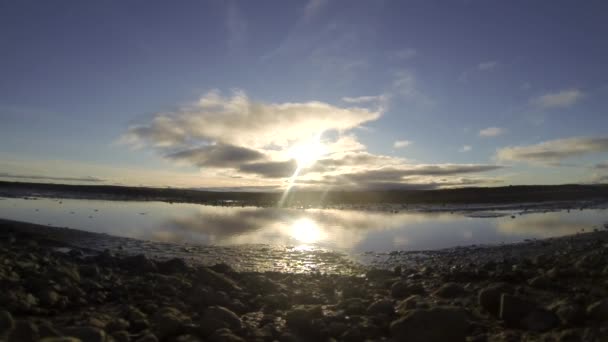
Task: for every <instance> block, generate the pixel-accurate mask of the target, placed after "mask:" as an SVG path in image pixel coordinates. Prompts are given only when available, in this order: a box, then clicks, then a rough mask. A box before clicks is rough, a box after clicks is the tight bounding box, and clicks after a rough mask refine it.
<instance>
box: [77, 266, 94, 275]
mask: <svg viewBox="0 0 608 342" xmlns="http://www.w3.org/2000/svg"><path fill="white" fill-rule="evenodd" d="M78 272H80V275H82V276H83V277H87V278H95V277H97V276H99V267H97V266H95V265H81V266H80V267H78Z"/></svg>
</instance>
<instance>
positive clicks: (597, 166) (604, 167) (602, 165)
mask: <svg viewBox="0 0 608 342" xmlns="http://www.w3.org/2000/svg"><path fill="white" fill-rule="evenodd" d="M593 168H595V169H600V170H608V161H605V162H603V163H597V164H595V165H594V166H593Z"/></svg>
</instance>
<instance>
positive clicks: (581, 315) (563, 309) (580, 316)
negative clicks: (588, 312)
mask: <svg viewBox="0 0 608 342" xmlns="http://www.w3.org/2000/svg"><path fill="white" fill-rule="evenodd" d="M549 309H550V310H551V311H553V312H554V313H555V314H556V315H557V317H559V319H560V320H561V321H562V323H564V324H566V325H572V324H578V323H581V322H582V321H584V320H585V309H584V308H583V307H582V306H581V305H579V304H578V303H576V302H574V301H572V300H568V299H566V300H562V301H558V302H556V303H554V304H552V305H551V306H550V307H549Z"/></svg>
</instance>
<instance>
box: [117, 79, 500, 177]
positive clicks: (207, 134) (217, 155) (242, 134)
mask: <svg viewBox="0 0 608 342" xmlns="http://www.w3.org/2000/svg"><path fill="white" fill-rule="evenodd" d="M402 76H404V77H405V78H407V75H402ZM403 82H405V83H404V84H406V83H408V82H410V81H408V80H404V81H403ZM404 84H401V83H399V84H397V86H399V87H405V88H407V85H404ZM382 98H383V96H382V95H380V96H375V97H361V98H347V99H346V100H345V101H346V102H349V103H354V104H356V103H372V102H373V101H378V99H382ZM381 115H382V109H381V108H379V109H376V110H372V109H368V108H361V107H358V106H354V107H340V106H335V105H331V104H328V103H324V102H319V101H309V102H285V103H266V102H259V101H253V100H251V99H249V98H248V97H247V95H246V94H245V93H244V92H242V91H236V92H234V93H233V94H232V96H229V97H224V96H222V95H221V94H220V93H219V92H218V91H212V92H209V93H207V94H206V95H204V96H203V97H202V98H201V99H199V100H198V101H197V102H196V103H194V104H191V105H189V106H184V107H181V108H178V109H176V110H174V111H170V112H161V113H157V114H155V115H153V116H152V117H150V118H148V119H147V120H145V121H142V122H140V123H139V124H137V125H134V126H131V127H130V128H128V130H127V132H126V133H125V135H124V136H123V138H122V141H123V142H126V143H128V144H132V145H135V146H138V147H140V148H146V147H147V148H150V149H152V150H154V151H156V152H157V153H158V154H159V155H161V156H162V157H163V158H165V159H167V160H170V161H174V162H180V163H188V164H191V165H194V166H197V167H200V168H201V174H202V175H204V176H205V179H213V180H214V182H215V183H217V186H218V187H232V186H234V185H235V184H236V185H240V186H245V187H247V186H256V187H260V186H261V187H268V186H285V184H286V183H285V180H286V179H287V178H290V177H292V176H293V175H294V173H295V171H296V169H297V167H298V164H297V161H296V160H295V159H297V158H298V156H297V155H296V156H294V155H293V148H294V147H296V146H306V144H307V143H310V142H311V141H313V140H314V139H313V138H315V137H320V138H315V139H320V140H319V141H318V143H319V144H321V145H322V146H323V152H322V155H320V157H319V159H318V160H317V161H316V162H314V163H313V164H312V165H309V166H306V167H303V168H302V169H300V170H299V173H298V177H297V179H296V183H295V185H296V186H304V187H315V186H317V187H324V186H333V185H338V186H346V187H357V188H378V187H380V188H390V187H398V188H435V187H444V186H459V185H468V184H473V183H474V182H477V181H480V182H487V181H488V180H486V179H473V178H468V179H464V178H463V177H457V176H458V175H461V174H472V173H481V172H488V171H493V170H498V169H501V168H502V166H499V165H484V164H462V165H461V164H438V165H426V164H425V165H416V164H412V163H410V162H409V161H408V160H406V159H404V158H399V157H393V156H386V155H379V154H372V153H369V152H368V151H366V147H365V146H364V145H363V144H362V143H361V142H359V141H358V140H357V137H356V136H355V135H354V134H353V133H352V130H354V129H357V128H360V127H362V125H363V124H365V123H367V122H370V121H373V120H376V119H377V118H378V117H380V116H381ZM315 141H316V140H315ZM409 144H411V142H409V141H407V140H402V141H396V142H395V147H396V148H401V147H405V146H407V145H409ZM216 180H217V181H216ZM209 182H210V181H209ZM209 182H207V183H208V184H211V183H209Z"/></svg>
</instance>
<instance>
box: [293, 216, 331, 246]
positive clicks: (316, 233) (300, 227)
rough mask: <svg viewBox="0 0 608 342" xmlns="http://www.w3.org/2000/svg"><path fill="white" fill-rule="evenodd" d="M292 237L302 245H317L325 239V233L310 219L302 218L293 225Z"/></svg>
mask: <svg viewBox="0 0 608 342" xmlns="http://www.w3.org/2000/svg"><path fill="white" fill-rule="evenodd" d="M291 236H292V237H293V238H294V239H296V240H298V241H299V242H301V243H306V244H308V243H315V242H318V241H319V240H321V239H323V236H324V234H323V231H321V229H320V228H319V226H318V225H317V224H316V223H315V222H314V221H312V220H311V219H308V218H301V219H298V220H297V221H295V222H294V223H293V224H292V225H291Z"/></svg>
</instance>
